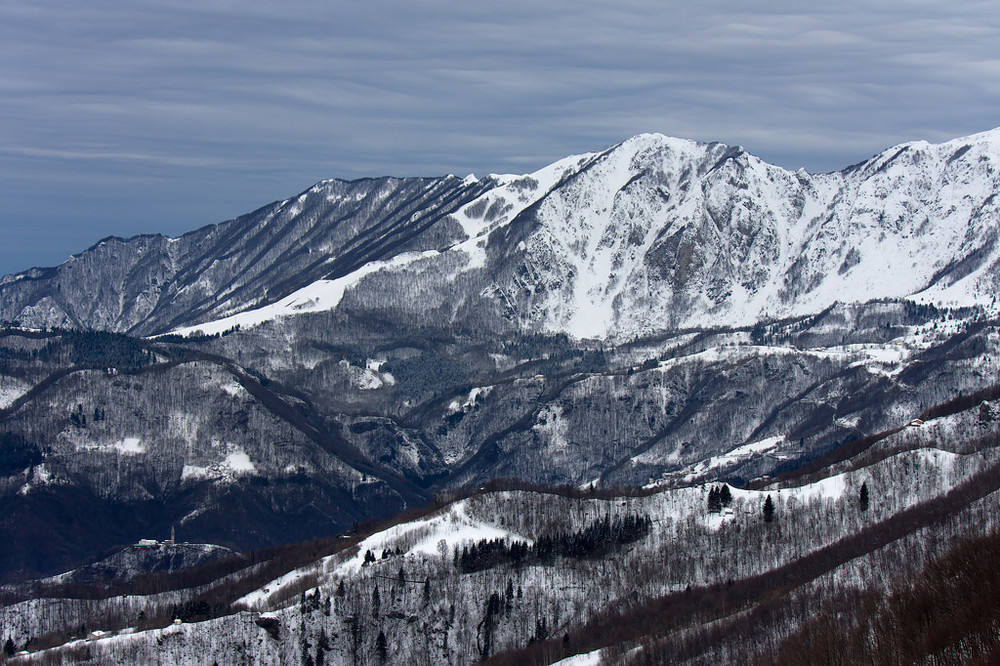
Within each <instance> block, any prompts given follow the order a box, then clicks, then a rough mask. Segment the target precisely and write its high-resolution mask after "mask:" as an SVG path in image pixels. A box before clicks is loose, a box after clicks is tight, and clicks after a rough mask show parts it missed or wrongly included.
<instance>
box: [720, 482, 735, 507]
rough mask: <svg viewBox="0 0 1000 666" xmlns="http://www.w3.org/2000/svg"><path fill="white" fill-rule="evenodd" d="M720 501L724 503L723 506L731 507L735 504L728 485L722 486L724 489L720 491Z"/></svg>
mask: <svg viewBox="0 0 1000 666" xmlns="http://www.w3.org/2000/svg"><path fill="white" fill-rule="evenodd" d="M719 500H720V501H721V502H722V506H729V505H730V504H732V503H733V494H732V493H731V492H729V485H728V484H725V483H723V484H722V489H721V490H720V491H719Z"/></svg>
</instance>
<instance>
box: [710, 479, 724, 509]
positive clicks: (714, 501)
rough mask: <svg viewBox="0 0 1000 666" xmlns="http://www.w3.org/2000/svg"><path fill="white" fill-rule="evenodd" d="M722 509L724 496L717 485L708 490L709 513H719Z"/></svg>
mask: <svg viewBox="0 0 1000 666" xmlns="http://www.w3.org/2000/svg"><path fill="white" fill-rule="evenodd" d="M720 511H722V497H721V494H720V492H719V490H718V488H716V487H715V486H712V489H711V490H709V491H708V512H709V513H719V512H720Z"/></svg>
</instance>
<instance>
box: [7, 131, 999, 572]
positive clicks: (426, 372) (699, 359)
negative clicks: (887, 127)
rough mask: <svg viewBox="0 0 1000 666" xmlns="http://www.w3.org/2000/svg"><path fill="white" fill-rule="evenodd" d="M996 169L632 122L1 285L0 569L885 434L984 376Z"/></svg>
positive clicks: (795, 458)
mask: <svg viewBox="0 0 1000 666" xmlns="http://www.w3.org/2000/svg"><path fill="white" fill-rule="evenodd" d="M998 161H1000V132H998V131H994V132H988V133H984V134H981V135H976V136H972V137H967V138H964V139H958V140H955V141H952V142H949V143H945V144H940V145H928V144H925V143H912V144H905V145H902V146H897V147H895V148H892V149H890V150H888V151H886V152H884V153H882V154H879V155H876V156H875V157H873V158H872V159H871V160H868V161H866V162H863V163H861V164H858V165H856V166H854V167H850V168H848V169H845V170H844V171H842V172H839V173H832V174H820V175H810V174H807V173H805V172H798V173H791V172H787V171H784V170H782V169H779V168H777V167H774V166H770V165H767V164H765V163H763V162H762V161H760V160H759V159H757V158H755V157H753V156H751V155H748V154H747V153H745V152H744V151H742V150H741V149H739V148H732V147H728V146H724V145H721V144H698V143H694V142H690V141H683V140H679V139H671V138H667V137H663V136H659V135H643V136H639V137H635V138H633V139H629V140H628V141H625V142H623V143H622V144H619V145H617V146H613V147H611V148H609V149H607V150H605V151H602V152H598V153H589V154H585V155H580V156H574V157H569V158H566V159H565V160H562V161H560V162H557V163H555V164H553V165H550V166H548V167H546V168H544V169H541V170H539V171H537V172H535V173H533V174H530V175H527V176H490V177H487V178H484V179H481V180H477V179H475V178H472V177H469V178H466V179H459V178H454V177H446V178H440V179H388V178H387V179H378V180H362V181H354V182H343V181H325V182H322V183H319V184H317V185H316V186H315V187H313V188H310V189H309V190H308V191H306V192H304V193H303V194H301V195H299V196H298V197H296V198H294V199H289V200H287V201H284V202H280V203H275V204H272V205H270V206H267V207H265V208H263V209H261V210H259V211H256V212H254V213H251V214H249V215H246V216H244V217H242V218H239V219H236V220H232V221H229V222H225V223H222V224H219V225H215V226H211V227H206V228H204V229H200V230H198V231H194V232H191V233H189V234H186V235H184V236H182V237H180V238H177V239H169V238H165V237H159V236H142V237H137V238H133V239H129V240H121V239H106V240H104V241H101V242H100V243H98V244H97V245H95V246H94V247H92V248H90V249H89V250H87V251H85V252H82V253H81V254H79V255H76V256H75V257H73V258H72V259H70V260H69V261H67V262H65V263H64V264H62V265H60V266H58V267H55V268H49V269H32V270H30V271H26V272H25V273H22V274H18V275H13V276H7V277H5V278H3V279H2V280H0V319H4V320H6V321H14V320H16V321H17V322H18V324H19V325H20V326H19V327H7V328H5V329H3V330H2V331H0V436H2V438H3V439H2V442H0V528H2V534H0V537H2V538H3V540H4V542H5V543H10V544H14V545H13V546H12V547H11V548H5V549H3V551H0V578H6V579H8V580H13V579H18V578H24V577H27V576H37V575H48V574H54V573H58V572H59V571H66V570H67V569H70V568H72V567H73V566H75V565H76V564H78V563H79V562H80V561H81V560H83V559H84V558H86V557H90V556H92V555H93V554H94V553H95V552H99V551H101V550H104V549H107V548H109V547H110V546H112V545H115V544H123V543H134V542H135V541H136V540H138V539H139V538H142V537H144V536H147V535H148V534H162V533H164V531H165V530H169V526H170V525H173V524H177V525H179V526H182V527H183V531H184V534H185V535H187V538H189V539H191V540H197V541H203V542H213V543H221V544H226V545H228V546H231V547H234V548H238V549H246V548H252V547H257V546H261V545H265V544H274V543H281V542H286V541H292V540H302V539H307V538H311V537H315V536H327V535H332V534H336V533H338V532H340V531H342V530H344V529H347V528H349V527H351V525H352V524H354V523H356V522H363V521H364V520H366V519H368V518H372V517H380V516H386V515H389V514H391V513H394V512H396V511H399V510H401V509H405V508H412V507H415V506H419V505H422V504H424V503H426V502H428V501H429V500H430V499H431V497H432V496H433V495H434V493H436V492H439V491H445V492H450V491H452V490H453V489H455V488H457V487H461V486H465V485H469V484H476V485H479V484H481V483H483V482H484V481H487V480H489V479H497V478H514V479H519V480H522V481H529V482H536V483H552V484H570V485H575V486H582V485H590V484H596V485H599V486H606V487H607V486H622V485H624V486H635V485H648V484H650V483H682V482H690V481H694V480H698V479H701V478H715V477H725V478H729V479H731V480H733V481H734V482H735V481H738V480H740V479H749V478H752V477H755V476H758V475H761V474H773V473H775V471H777V470H781V469H786V468H789V467H792V466H795V465H797V464H799V462H800V461H802V460H803V459H809V458H811V457H815V456H817V455H820V454H822V453H824V452H827V451H829V450H831V449H833V448H834V447H836V446H838V445H840V444H843V443H844V442H848V441H851V440H855V439H858V438H859V437H863V436H865V435H868V434H872V433H877V432H881V431H884V430H888V429H891V428H895V427H899V426H901V425H904V424H905V423H908V422H909V421H910V420H912V419H914V418H916V417H917V416H919V415H921V414H922V413H923V412H924V411H925V410H927V409H928V408H929V407H931V406H933V405H936V404H938V403H941V402H944V401H947V400H949V399H952V398H955V397H956V396H958V395H959V394H960V393H963V394H964V395H965V396H969V395H970V394H975V392H976V391H982V390H986V389H989V388H990V387H991V386H992V385H993V384H994V382H995V381H996V374H997V370H998V367H997V360H996V359H997V358H1000V354H998V351H1000V350H998V347H1000V336H998V334H997V325H996V322H995V320H994V319H993V317H994V313H995V311H996V303H995V297H994V293H995V292H996V289H997V286H998V285H997V280H998V275H1000V269H998V257H1000V249H998V248H997V247H996V237H997V230H998V220H1000V211H998V205H1000V203H998V200H997V192H998V187H1000V183H998V175H997V165H998ZM52 327H59V328H58V329H55V330H53V329H52ZM43 328H44V329H46V330H41V329H43ZM69 329H74V330H69ZM87 329H91V330H87ZM168 333H173V335H165V334H168ZM139 336H148V337H139Z"/></svg>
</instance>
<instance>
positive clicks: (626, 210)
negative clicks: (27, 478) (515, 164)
mask: <svg viewBox="0 0 1000 666" xmlns="http://www.w3.org/2000/svg"><path fill="white" fill-rule="evenodd" d="M998 162H1000V130H993V131H991V132H985V133H982V134H977V135H973V136H969V137H965V138H961V139H956V140H954V141H949V142H947V143H943V144H939V145H931V144H927V143H925V142H913V143H907V144H902V145H899V146H895V147H893V148H890V149H888V150H886V151H885V152H883V153H880V154H878V155H875V156H874V157H872V158H871V159H869V160H867V161H864V162H861V163H858V164H856V165H854V166H852V167H848V168H847V169H844V170H843V171H840V172H837V173H830V174H818V175H813V174H808V173H806V172H805V171H798V172H794V173H793V172H789V171H786V170H784V169H781V168H778V167H775V166H772V165H769V164H766V163H765V162H763V161H761V160H760V159H758V158H756V157H754V156H752V155H750V154H748V153H746V152H745V151H743V150H742V149H741V148H739V147H730V146H725V145H722V144H717V143H714V144H701V143H695V142H692V141H685V140H681V139H673V138H669V137H665V136H661V135H641V136H637V137H634V138H632V139H629V140H627V141H624V142H623V143H621V144H618V145H616V146H612V147H611V148H608V149H606V150H603V151H600V152H595V153H587V154H584V155H579V156H574V157H569V158H566V159H564V160H561V161H559V162H556V163H555V164H552V165H550V166H548V167H545V168H543V169H541V170H539V171H537V172H535V173H533V174H530V175H526V176H489V177H486V178H483V179H481V180H477V179H475V178H474V177H469V178H465V179H459V178H455V177H451V176H449V177H445V178H411V179H394V178H382V179H366V180H359V181H353V182H344V181H339V180H334V181H324V182H321V183H318V184H317V185H315V186H314V187H312V188H310V189H309V190H307V191H305V192H303V193H302V194H300V195H299V196H297V197H294V198H291V199H288V200H286V201H282V202H278V203H274V204H271V205H269V206H265V207H264V208H261V209H260V210H258V211H255V212H253V213H250V214H248V215H245V216H243V217H240V218H238V219H235V220H231V221H229V222H225V223H222V224H218V225H212V226H209V227H204V228H202V229H199V230H197V231H193V232H191V233H188V234H185V235H183V236H181V237H180V238H166V237H163V236H153V235H149V236H139V237H136V238H132V239H128V240H122V239H118V238H107V239H104V240H103V241H101V242H99V243H98V244H97V245H95V246H93V247H91V248H90V249H88V250H86V251H84V252H82V253H80V254H78V255H75V256H74V257H72V258H71V259H69V260H68V261H66V262H64V263H63V264H61V265H60V266H58V267H55V268H49V269H32V270H29V271H25V272H24V273H20V274H17V275H12V276H7V277H5V278H3V280H2V282H0V314H2V317H3V318H5V319H7V320H17V321H18V322H20V323H21V324H23V325H25V326H31V327H44V326H72V327H83V328H94V329H99V330H111V331H118V332H127V333H130V334H138V335H150V334H158V333H166V332H169V331H172V330H177V329H183V330H190V329H191V327H200V328H201V329H202V330H205V331H215V330H218V329H219V327H222V328H226V327H228V326H231V325H235V324H237V323H244V324H247V323H256V322H259V321H262V320H266V319H271V318H274V317H276V316H282V315H287V314H295V313H297V312H303V311H315V310H336V309H342V310H346V309H348V308H350V309H351V310H353V311H357V310H358V309H362V310H365V311H366V312H368V313H370V314H371V315H372V316H379V317H402V318H403V321H404V322H414V323H416V324H424V323H426V321H430V322H433V323H434V324H438V323H440V322H441V321H442V320H443V318H446V319H447V321H449V322H450V323H451V324H452V325H453V326H454V327H456V328H474V329H476V330H484V327H485V329H486V330H489V331H490V332H506V333H510V332H513V331H516V332H518V333H550V334H551V333H566V334H568V335H570V336H572V337H575V338H600V339H609V340H615V341H624V340H628V339H631V338H634V337H636V336H642V335H649V334H653V333H657V332H662V331H666V330H673V329H677V328H683V327H693V326H706V325H713V326H717V325H747V324H753V323H754V322H756V321H758V320H760V319H766V318H780V317H787V316H796V315H805V314H815V313H817V312H820V311H822V310H823V309H824V308H826V307H828V306H830V305H831V304H833V303H834V302H837V301H839V302H864V301H868V300H872V299H878V298H901V297H913V298H916V299H926V300H932V301H944V302H946V303H949V304H952V305H972V304H977V303H983V302H984V301H992V298H993V294H994V293H995V292H996V290H997V286H998V282H997V280H998V279H1000V277H998V276H1000V263H998V262H1000V248H998V247H997V225H996V219H997V216H998V211H1000V201H998V199H997V192H998V178H1000V176H998ZM424 320H426V321H424ZM401 323H402V322H401Z"/></svg>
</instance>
